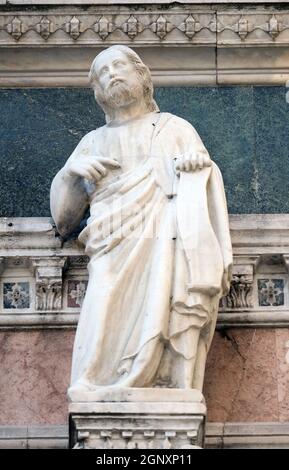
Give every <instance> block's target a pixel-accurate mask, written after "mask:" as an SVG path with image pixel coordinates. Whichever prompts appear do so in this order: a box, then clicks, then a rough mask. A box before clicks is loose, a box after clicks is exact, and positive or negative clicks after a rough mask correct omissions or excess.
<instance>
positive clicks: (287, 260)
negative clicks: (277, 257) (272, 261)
mask: <svg viewBox="0 0 289 470" xmlns="http://www.w3.org/2000/svg"><path fill="white" fill-rule="evenodd" d="M282 257H283V261H284V265H285V267H286V269H287V273H288V274H289V254H288V255H287V254H286V255H282Z"/></svg>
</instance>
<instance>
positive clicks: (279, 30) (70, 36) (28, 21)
mask: <svg viewBox="0 0 289 470" xmlns="http://www.w3.org/2000/svg"><path fill="white" fill-rule="evenodd" d="M180 19H181V20H180ZM31 31H33V32H34V33H38V34H36V35H35V34H33V35H31V34H29V32H31ZM88 31H89V32H91V33H92V34H94V38H93V42H94V43H95V44H97V43H98V42H99V43H100V44H101V43H102V42H104V41H109V43H111V42H114V41H116V42H117V41H119V40H120V36H119V34H120V32H122V33H124V34H125V36H124V37H123V38H122V39H123V40H124V41H125V40H127V42H128V43H129V42H131V41H133V42H138V43H139V44H145V42H146V41H147V40H148V39H149V42H150V43H154V42H155V45H157V44H158V43H159V41H161V42H171V41H172V40H174V41H175V42H176V43H177V44H182V43H183V44H186V43H189V42H190V41H191V40H192V39H194V43H196V44H198V43H201V44H203V43H204V42H205V43H208V44H214V43H215V44H220V45H226V44H227V45H229V44H232V45H233V44H235V43H236V42H237V43H240V42H241V44H243V45H244V46H245V45H246V44H256V43H258V44H259V45H262V44H270V43H271V44H272V43H274V42H276V41H277V42H278V41H280V42H283V43H284V42H288V37H289V10H288V11H287V10H285V11H284V10H283V11H280V10H277V9H274V7H272V9H271V10H269V9H268V10H262V9H260V8H255V9H248V8H247V9H246V8H245V7H244V8H242V9H240V10H234V9H232V10H226V11H222V10H220V9H218V8H216V9H215V11H214V10H212V9H210V10H209V9H208V8H206V7H203V9H202V10H201V11H200V8H197V7H194V6H192V5H191V6H188V5H183V6H176V7H174V8H171V9H169V10H167V11H164V10H161V9H158V8H157V7H155V8H154V9H152V8H150V9H147V11H143V10H135V9H133V10H132V9H131V8H130V7H129V6H127V7H116V6H114V7H110V8H108V7H105V6H98V7H95V8H90V9H89V8H86V9H85V10H84V9H83V8H81V7H71V8H69V7H63V8H62V9H59V10H55V9H53V8H49V7H47V9H46V10H44V11H43V10H41V11H39V12H37V10H33V11H31V12H29V11H21V10H19V11H16V12H15V14H13V15H11V13H10V12H4V11H2V12H1V10H0V45H9V44H10V45H13V44H15V43H19V44H22V43H23V44H25V45H26V46H27V44H31V45H33V44H37V43H42V42H43V40H44V41H45V42H46V43H47V44H51V45H53V44H57V45H58V46H60V45H61V44H63V45H66V44H74V43H76V42H80V43H81V44H91V41H92V38H91V35H89V36H87V37H86V36H85V35H84V33H86V32H88ZM3 32H6V34H3ZM178 32H181V33H182V36H181V37H180V35H179V34H178ZM7 33H8V34H7ZM55 33H57V34H55ZM141 33H145V34H144V35H143V34H141ZM169 33H172V35H171V34H169ZM198 33H201V34H200V35H199V34H198ZM153 39H154V41H153Z"/></svg>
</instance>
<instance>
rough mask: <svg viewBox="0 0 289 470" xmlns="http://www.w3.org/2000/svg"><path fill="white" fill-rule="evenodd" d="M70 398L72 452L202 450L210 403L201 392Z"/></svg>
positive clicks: (82, 394)
mask: <svg viewBox="0 0 289 470" xmlns="http://www.w3.org/2000/svg"><path fill="white" fill-rule="evenodd" d="M69 398H70V400H71V403H70V405H69V415H70V429H69V441H70V448H74V449H77V448H78V449H79V448H83V449H193V448H202V447H203V441H204V434H205V416H206V405H205V401H204V397H203V395H202V394H201V393H200V392H199V391H198V390H179V389H164V388H158V389H157V388H153V389H152V388H151V389H149V388H147V389H137V388H135V389H131V388H130V389H110V390H100V391H95V392H77V393H75V394H73V393H71V394H70V397H69ZM76 400H77V401H76Z"/></svg>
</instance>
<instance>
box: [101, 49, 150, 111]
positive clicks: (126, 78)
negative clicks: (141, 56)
mask: <svg viewBox="0 0 289 470" xmlns="http://www.w3.org/2000/svg"><path fill="white" fill-rule="evenodd" d="M95 73H96V74H97V77H98V83H99V87H100V91H101V94H102V97H103V100H104V101H105V102H107V103H108V104H109V105H110V106H112V107H121V106H127V105H129V104H130V103H131V102H133V101H135V100H136V99H140V98H141V96H142V84H141V79H140V76H139V74H138V73H137V70H136V68H135V65H134V64H133V63H132V62H131V61H130V60H129V58H128V57H126V55H125V54H123V53H122V52H120V51H117V50H109V49H108V50H107V51H106V52H105V53H103V54H101V55H100V57H99V58H98V59H97V61H96V64H95Z"/></svg>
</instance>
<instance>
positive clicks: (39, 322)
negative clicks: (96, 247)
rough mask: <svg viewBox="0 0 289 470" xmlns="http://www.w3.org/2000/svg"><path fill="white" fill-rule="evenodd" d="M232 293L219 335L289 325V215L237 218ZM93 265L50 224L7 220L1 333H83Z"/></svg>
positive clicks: (0, 229)
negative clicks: (69, 330)
mask: <svg viewBox="0 0 289 470" xmlns="http://www.w3.org/2000/svg"><path fill="white" fill-rule="evenodd" d="M230 229H231V237H232V243H233V253H234V266H233V277H232V283H231V290H230V292H229V294H228V295H227V297H225V298H223V299H222V300H221V303H220V309H219V316H218V324H217V328H224V327H234V326H236V327H240V326H241V327H242V326H244V327H256V326H260V327H261V326H262V327H264V326H265V327H266V326H268V327H274V326H275V327H276V326H284V327H288V325H289V288H288V286H289V215H288V214H271V215H269V214H267V215H266V214H265V215H255V214H252V215H231V216H230ZM87 263H88V258H87V256H85V255H84V253H83V247H82V246H81V245H80V243H79V242H78V241H77V240H75V239H74V240H69V241H66V242H63V240H62V239H61V238H60V237H59V236H58V235H57V233H56V232H55V228H54V225H53V223H52V220H51V219H50V218H0V328H2V329H3V328H4V329H13V328H75V327H76V324H77V321H78V315H79V311H80V308H81V304H82V301H83V298H84V295H85V290H86V286H87V279H88V273H87V268H86V266H87Z"/></svg>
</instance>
